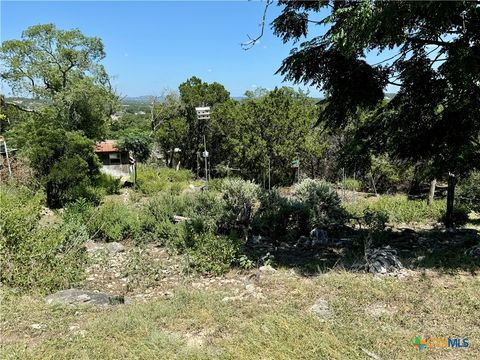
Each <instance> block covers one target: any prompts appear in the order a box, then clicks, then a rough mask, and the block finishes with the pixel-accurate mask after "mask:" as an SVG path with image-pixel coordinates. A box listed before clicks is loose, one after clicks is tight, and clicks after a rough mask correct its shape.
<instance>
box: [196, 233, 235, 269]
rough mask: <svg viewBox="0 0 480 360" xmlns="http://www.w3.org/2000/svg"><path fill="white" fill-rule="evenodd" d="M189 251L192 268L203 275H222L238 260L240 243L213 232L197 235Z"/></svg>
mask: <svg viewBox="0 0 480 360" xmlns="http://www.w3.org/2000/svg"><path fill="white" fill-rule="evenodd" d="M192 240H193V246H192V247H191V248H189V250H188V257H189V261H190V264H189V265H190V266H191V267H193V268H195V269H196V270H197V271H199V272H202V273H211V274H222V273H224V272H226V271H228V269H229V268H230V266H231V265H232V264H233V263H234V262H235V259H236V258H237V254H238V249H239V241H238V240H237V239H235V238H232V237H227V236H219V235H215V234H213V233H211V232H204V233H197V234H195V235H194V237H193V239H192Z"/></svg>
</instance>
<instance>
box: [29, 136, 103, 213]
mask: <svg viewBox="0 0 480 360" xmlns="http://www.w3.org/2000/svg"><path fill="white" fill-rule="evenodd" d="M25 151H26V154H27V156H28V157H29V159H30V163H31V165H32V167H33V169H34V170H35V172H36V174H37V175H38V176H39V178H40V179H41V181H42V182H43V184H45V188H46V194H47V204H48V206H49V207H53V208H57V207H61V206H63V205H64V204H66V203H67V202H70V201H74V200H76V199H78V198H86V199H89V200H91V201H98V198H97V195H96V193H95V191H94V189H93V186H94V180H95V179H96V178H97V176H98V175H99V167H100V164H99V161H98V158H97V156H96V155H95V152H94V148H93V142H92V141H91V140H88V139H87V138H85V137H83V136H82V135H81V134H78V133H72V132H67V131H64V130H60V129H57V130H52V129H38V130H37V131H36V133H35V134H34V135H33V136H32V139H31V141H30V144H29V148H28V149H27V150H25Z"/></svg>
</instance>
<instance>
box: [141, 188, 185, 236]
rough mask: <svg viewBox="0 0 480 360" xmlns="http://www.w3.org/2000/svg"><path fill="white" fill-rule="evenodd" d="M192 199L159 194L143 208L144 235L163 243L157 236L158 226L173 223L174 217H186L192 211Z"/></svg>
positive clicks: (142, 225)
mask: <svg viewBox="0 0 480 360" xmlns="http://www.w3.org/2000/svg"><path fill="white" fill-rule="evenodd" d="M190 202H191V199H190V198H188V197H186V196H179V195H171V194H159V195H157V196H155V197H153V198H151V199H149V200H148V202H147V203H146V204H145V206H143V207H142V209H141V211H140V213H139V216H140V222H141V227H142V230H143V232H144V233H147V234H148V235H149V236H151V239H150V240H153V241H157V240H160V241H161V239H162V238H161V237H158V236H157V235H158V234H156V230H157V226H158V224H160V223H163V222H173V220H174V215H183V216H186V215H187V213H188V212H189V211H190V207H191V204H190Z"/></svg>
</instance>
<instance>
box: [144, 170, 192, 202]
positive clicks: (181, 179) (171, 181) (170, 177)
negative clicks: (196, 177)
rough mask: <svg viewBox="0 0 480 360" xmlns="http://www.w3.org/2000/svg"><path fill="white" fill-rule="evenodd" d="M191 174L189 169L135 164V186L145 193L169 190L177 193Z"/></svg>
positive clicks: (181, 189) (183, 187) (188, 180)
mask: <svg viewBox="0 0 480 360" xmlns="http://www.w3.org/2000/svg"><path fill="white" fill-rule="evenodd" d="M192 178H193V174H192V172H191V171H189V170H178V171H176V170H175V169H170V168H167V167H158V166H155V165H143V164H137V186H138V189H139V190H140V191H141V192H143V193H144V194H147V195H154V194H158V193H160V192H162V191H170V192H173V193H175V194H179V193H180V192H182V191H183V190H184V189H186V188H187V187H188V184H189V182H190V180H191V179H192Z"/></svg>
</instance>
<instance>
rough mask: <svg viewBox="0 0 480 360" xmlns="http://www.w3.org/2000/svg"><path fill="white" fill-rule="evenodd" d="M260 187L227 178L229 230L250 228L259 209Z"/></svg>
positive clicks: (226, 201)
mask: <svg viewBox="0 0 480 360" xmlns="http://www.w3.org/2000/svg"><path fill="white" fill-rule="evenodd" d="M259 193H260V187H259V186H258V185H257V184H255V183H252V182H251V181H245V180H241V179H235V178H227V179H225V180H224V181H223V185H222V196H223V200H224V201H225V211H226V213H225V222H226V224H227V227H229V228H237V227H243V226H249V225H250V223H251V221H252V219H253V217H254V215H255V212H256V211H257V209H258V207H259V205H260V204H259V200H258V197H259Z"/></svg>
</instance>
